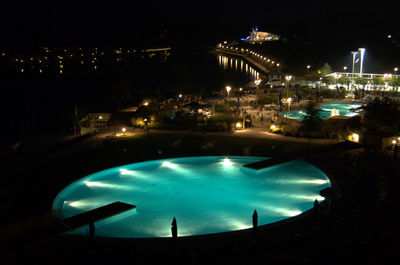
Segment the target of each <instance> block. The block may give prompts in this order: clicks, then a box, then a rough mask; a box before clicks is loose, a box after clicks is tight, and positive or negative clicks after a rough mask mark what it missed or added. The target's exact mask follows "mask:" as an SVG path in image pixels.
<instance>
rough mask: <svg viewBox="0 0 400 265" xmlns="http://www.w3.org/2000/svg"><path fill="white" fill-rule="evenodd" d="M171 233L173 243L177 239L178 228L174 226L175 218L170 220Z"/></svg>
mask: <svg viewBox="0 0 400 265" xmlns="http://www.w3.org/2000/svg"><path fill="white" fill-rule="evenodd" d="M171 232H172V238H173V239H174V241H176V239H177V238H178V226H177V224H176V219H175V217H174V220H172V224H171Z"/></svg>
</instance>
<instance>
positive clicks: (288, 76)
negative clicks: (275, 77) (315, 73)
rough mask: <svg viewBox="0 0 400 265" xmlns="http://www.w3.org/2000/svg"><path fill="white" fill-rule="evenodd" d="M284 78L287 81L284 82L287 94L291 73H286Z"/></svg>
mask: <svg viewBox="0 0 400 265" xmlns="http://www.w3.org/2000/svg"><path fill="white" fill-rule="evenodd" d="M285 79H286V81H287V83H286V96H287V93H288V88H289V83H290V80H291V79H292V76H291V75H287V76H285Z"/></svg>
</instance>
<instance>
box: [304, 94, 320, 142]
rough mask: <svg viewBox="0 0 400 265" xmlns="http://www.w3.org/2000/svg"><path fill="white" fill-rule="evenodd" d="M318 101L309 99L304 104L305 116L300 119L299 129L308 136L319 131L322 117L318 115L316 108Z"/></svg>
mask: <svg viewBox="0 0 400 265" xmlns="http://www.w3.org/2000/svg"><path fill="white" fill-rule="evenodd" d="M317 104H318V102H316V101H309V102H308V103H307V105H306V108H305V112H306V116H305V117H304V119H303V120H302V121H301V125H300V128H299V131H301V132H303V133H305V134H306V135H308V136H310V135H312V134H313V133H314V132H317V131H320V129H321V126H322V118H321V117H320V115H319V109H317V108H316V106H317Z"/></svg>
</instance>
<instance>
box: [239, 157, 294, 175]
mask: <svg viewBox="0 0 400 265" xmlns="http://www.w3.org/2000/svg"><path fill="white" fill-rule="evenodd" d="M294 160H299V158H298V157H295V156H288V157H278V158H271V159H265V160H261V161H258V162H254V163H250V164H247V165H243V166H242V168H243V169H244V170H245V171H249V172H255V173H257V171H259V170H262V169H267V168H270V167H273V166H276V165H280V164H284V163H287V162H290V161H294Z"/></svg>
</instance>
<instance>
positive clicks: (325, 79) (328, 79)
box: [322, 75, 336, 85]
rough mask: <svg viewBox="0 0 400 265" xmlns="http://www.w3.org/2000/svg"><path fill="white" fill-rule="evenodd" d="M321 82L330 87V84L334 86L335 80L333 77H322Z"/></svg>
mask: <svg viewBox="0 0 400 265" xmlns="http://www.w3.org/2000/svg"><path fill="white" fill-rule="evenodd" d="M322 81H323V82H324V83H326V84H328V85H330V84H335V83H336V80H335V78H334V77H333V76H330V75H329V76H324V77H323V78H322Z"/></svg>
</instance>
